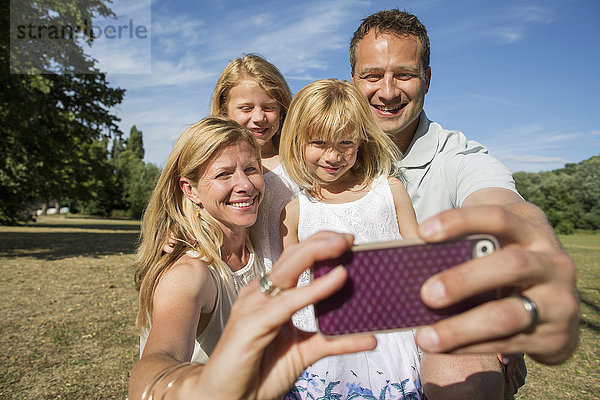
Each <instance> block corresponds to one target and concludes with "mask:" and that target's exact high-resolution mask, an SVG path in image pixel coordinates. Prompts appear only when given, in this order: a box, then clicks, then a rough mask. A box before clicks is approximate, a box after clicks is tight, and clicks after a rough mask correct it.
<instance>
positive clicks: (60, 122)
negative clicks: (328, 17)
mask: <svg viewBox="0 0 600 400" xmlns="http://www.w3.org/2000/svg"><path fill="white" fill-rule="evenodd" d="M9 3H10V5H9ZM9 7H10V8H9ZM11 14H12V16H18V15H22V16H27V18H28V20H29V21H34V22H35V21H37V23H36V24H37V25H38V26H46V25H47V26H51V25H52V26H54V25H58V24H59V23H60V21H62V20H68V21H72V22H73V23H74V24H75V25H81V24H84V23H85V22H86V21H92V20H93V18H95V17H96V16H104V17H106V16H111V15H114V14H113V13H112V11H111V10H110V9H109V8H108V7H107V6H106V5H105V1H104V0H87V1H86V2H83V3H82V2H79V1H77V0H62V1H55V0H19V1H11V2H8V1H4V2H1V3H0V29H2V35H0V122H1V123H0V154H1V155H2V156H1V157H0V224H11V223H16V222H18V221H19V220H22V219H24V218H26V217H27V215H28V214H30V213H31V210H32V207H33V206H34V205H36V204H38V203H41V204H44V205H49V204H51V203H53V204H57V205H58V207H60V205H68V206H69V207H70V209H71V211H73V212H80V213H86V214H94V215H100V216H111V215H112V216H115V215H117V216H127V217H136V218H137V217H139V216H140V215H141V213H142V211H143V209H144V207H145V205H146V202H147V200H148V198H149V196H150V193H151V192H152V189H153V187H154V185H155V182H156V180H157V178H158V175H159V174H160V171H159V169H158V167H156V166H155V165H153V164H150V163H145V162H144V161H143V158H144V145H143V135H142V132H141V131H139V130H138V129H137V128H136V127H135V126H133V127H132V128H131V131H130V133H129V137H128V138H127V139H123V138H122V136H123V135H122V132H121V131H120V130H119V127H118V122H119V118H118V117H117V116H116V115H115V113H114V112H113V111H112V110H113V109H114V107H115V106H116V105H118V104H119V103H121V101H122V100H123V96H124V94H125V90H124V89H121V88H112V87H110V85H109V83H108V81H107V80H106V76H105V74H104V73H102V72H101V71H99V70H98V69H97V68H96V67H95V60H93V59H92V58H90V57H89V56H87V55H86V54H85V52H84V51H83V49H82V47H81V44H80V43H79V42H77V41H76V40H75V39H73V40H67V39H65V40H60V41H55V42H53V41H46V42H45V43H44V46H39V44H36V42H35V41H33V39H31V40H29V41H26V40H25V41H16V42H15V43H16V45H15V44H12V47H11V42H10V37H11V36H10V33H11V32H9V27H10V21H9V18H10V16H11ZM86 40H87V41H88V42H91V41H92V40H93V37H87V38H86ZM22 54H27V55H28V57H26V58H24V59H23V58H20V57H16V56H18V55H22ZM11 68H12V70H11ZM14 70H17V71H18V72H19V73H14ZM11 71H12V72H13V73H11ZM75 71H78V72H79V73H75ZM81 71H85V72H86V73H81ZM514 179H515V182H516V185H517V189H518V190H519V192H520V193H521V194H522V195H523V197H524V198H525V199H526V200H528V201H530V202H532V203H534V204H537V205H538V206H539V207H541V208H542V210H543V211H544V212H545V213H546V215H547V216H548V219H549V220H550V222H551V224H552V226H553V227H554V228H555V229H556V231H557V232H559V233H570V232H572V231H573V230H575V229H594V230H598V229H600V156H595V157H592V158H590V159H588V160H585V161H582V162H581V163H579V164H567V165H566V166H565V167H564V168H562V169H557V170H554V171H546V172H538V173H528V172H517V173H515V174H514ZM58 207H57V208H58Z"/></svg>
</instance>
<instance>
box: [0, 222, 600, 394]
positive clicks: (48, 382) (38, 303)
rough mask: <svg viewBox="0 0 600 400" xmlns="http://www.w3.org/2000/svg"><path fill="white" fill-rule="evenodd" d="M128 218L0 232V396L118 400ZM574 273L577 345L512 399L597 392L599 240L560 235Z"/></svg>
mask: <svg viewBox="0 0 600 400" xmlns="http://www.w3.org/2000/svg"><path fill="white" fill-rule="evenodd" d="M138 231H139V223H138V222H137V221H126V220H104V219H92V218H90V219H82V218H60V217H54V218H52V217H43V218H40V220H39V221H38V223H36V224H32V225H30V226H24V227H0V282H2V285H1V286H0V304H3V308H2V309H3V312H2V317H3V318H2V319H1V320H0V360H1V361H0V362H1V368H2V374H1V375H0V399H123V398H125V396H126V393H127V381H128V378H129V371H130V369H131V367H132V366H133V364H134V363H135V361H136V359H137V357H138V337H137V333H136V331H135V328H134V321H135V312H136V304H137V296H136V291H135V289H134V287H133V278H132V277H133V273H132V270H131V261H132V255H131V254H132V252H133V249H134V246H135V242H136V239H137V235H138ZM560 239H561V241H562V243H563V245H564V246H565V249H566V250H567V252H568V253H569V254H570V255H571V256H572V257H573V259H574V260H575V262H576V264H577V268H578V276H577V282H578V290H579V294H580V297H581V303H582V334H581V341H580V346H579V349H578V350H577V352H576V353H575V355H574V356H573V358H572V359H570V360H569V361H568V362H567V363H565V364H563V365H560V366H553V367H549V366H544V365H540V364H537V363H535V362H533V361H532V360H530V359H528V360H527V363H528V368H529V375H528V378H527V381H526V384H525V386H524V387H523V388H521V389H520V390H519V393H518V395H517V399H519V400H533V399H536V400H537V399H596V398H598V393H600V368H598V359H599V358H600V350H599V343H600V332H599V329H600V328H599V327H600V310H599V307H600V293H599V292H600V284H599V282H600V276H599V274H600V235H598V234H595V235H594V234H585V233H578V234H574V235H569V236H561V238H560Z"/></svg>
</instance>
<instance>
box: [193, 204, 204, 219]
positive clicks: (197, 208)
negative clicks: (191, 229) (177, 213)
mask: <svg viewBox="0 0 600 400" xmlns="http://www.w3.org/2000/svg"><path fill="white" fill-rule="evenodd" d="M194 206H195V208H196V216H197V217H200V212H201V211H202V203H194Z"/></svg>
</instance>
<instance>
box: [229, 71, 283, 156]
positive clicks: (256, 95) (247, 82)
mask: <svg viewBox="0 0 600 400" xmlns="http://www.w3.org/2000/svg"><path fill="white" fill-rule="evenodd" d="M280 112H281V107H280V106H279V103H278V102H277V100H275V99H274V98H273V97H271V96H269V94H268V93H267V92H266V91H265V90H264V89H263V88H261V87H260V85H259V84H258V82H256V81H255V80H253V79H244V80H243V81H241V82H240V83H238V84H237V85H235V86H234V87H232V88H231V90H230V91H229V101H228V103H227V116H228V117H229V118H231V119H233V120H234V121H235V122H237V123H238V124H240V125H242V126H244V127H246V128H248V129H249V130H250V131H251V132H252V133H253V134H254V135H255V136H256V138H257V139H258V143H259V144H260V146H261V147H262V146H264V145H265V143H267V142H269V141H271V139H272V138H273V135H275V133H276V132H277V130H278V129H279V121H280Z"/></svg>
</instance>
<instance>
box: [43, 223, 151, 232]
mask: <svg viewBox="0 0 600 400" xmlns="http://www.w3.org/2000/svg"><path fill="white" fill-rule="evenodd" d="M31 226H34V227H36V228H66V229H95V230H107V231H135V232H137V231H139V230H140V226H139V225H137V224H131V223H130V224H118V223H113V224H102V223H89V224H86V223H36V224H35V225H31Z"/></svg>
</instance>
